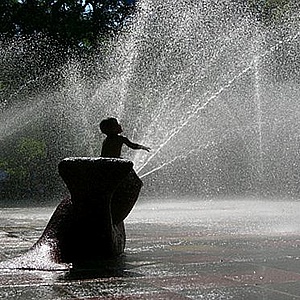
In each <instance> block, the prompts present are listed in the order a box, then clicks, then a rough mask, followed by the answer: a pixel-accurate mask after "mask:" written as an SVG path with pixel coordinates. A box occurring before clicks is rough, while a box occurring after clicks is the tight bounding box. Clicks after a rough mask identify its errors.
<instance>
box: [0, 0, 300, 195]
mask: <svg viewBox="0 0 300 300" xmlns="http://www.w3.org/2000/svg"><path fill="white" fill-rule="evenodd" d="M138 6H139V7H138V13H137V15H136V16H135V20H134V22H133V24H132V25H131V26H130V27H129V28H128V29H127V30H126V32H124V33H123V34H122V35H120V37H119V38H118V39H115V40H113V41H111V42H110V44H109V45H107V49H106V50H103V51H100V52H99V53H95V55H94V56H93V57H89V58H88V59H73V60H72V61H70V62H69V63H68V64H67V65H64V66H62V67H61V69H59V70H56V72H58V73H59V74H60V75H61V76H60V77H59V78H60V81H59V84H57V87H56V88H54V89H53V88H52V89H51V90H47V87H45V91H43V92H40V91H39V92H38V93H37V94H35V93H32V92H29V91H30V90H32V91H35V90H36V83H37V82H39V81H41V80H46V79H47V76H46V75H45V76H44V77H43V78H41V77H39V76H37V77H36V79H35V80H32V81H26V82H24V84H23V85H22V86H20V87H19V89H18V90H16V91H15V92H14V93H11V95H10V97H11V98H10V99H9V100H10V101H11V100H15V99H18V98H22V97H24V98H25V99H27V100H28V99H33V100H32V101H28V103H30V105H27V106H26V105H24V109H23V106H22V105H19V106H16V107H15V106H11V107H9V108H7V106H6V105H5V107H6V110H3V111H4V112H3V113H2V117H4V119H5V122H4V123H2V124H1V127H0V140H1V141H5V139H6V138H7V136H9V135H11V134H12V133H14V135H17V134H18V132H20V134H22V129H23V128H24V127H26V126H29V125H30V126H31V125H32V124H39V123H42V124H44V125H43V126H44V127H43V128H44V129H43V130H42V131H43V134H44V135H45V139H49V140H51V142H52V141H53V140H54V141H55V142H54V143H52V144H53V145H51V147H56V149H59V150H60V152H61V153H62V154H64V155H72V156H78V155H87V156H90V155H92V156H97V155H99V154H100V148H101V139H102V137H101V135H100V133H99V126H98V124H99V122H100V120H101V119H103V118H105V117H108V116H115V117H117V118H118V119H119V121H120V122H121V124H122V125H123V129H124V131H125V132H124V134H125V135H127V136H128V137H129V138H132V139H133V140H134V141H137V142H139V143H141V144H144V145H146V146H149V147H151V149H152V151H151V152H150V153H146V152H143V151H137V152H133V151H132V150H126V149H124V150H125V151H124V154H123V156H124V157H128V158H130V159H132V160H133V161H134V164H135V169H136V171H137V173H138V174H139V175H140V176H141V177H142V178H144V180H145V183H146V184H147V187H148V188H149V193H152V192H153V191H156V190H159V188H158V187H157V184H158V183H159V184H158V185H159V186H166V185H172V188H171V189H172V190H175V192H178V190H176V189H177V187H176V184H177V183H178V182H181V184H180V186H179V187H178V189H180V192H183V193H184V192H190V191H193V192H197V193H201V191H202V190H205V193H206V192H207V191H208V190H211V191H214V190H217V191H220V190H222V191H223V192H224V193H227V192H228V193H232V192H233V193H236V192H239V193H243V192H249V190H256V189H257V186H258V185H259V188H260V189H264V190H265V191H270V190H272V186H276V188H278V189H280V188H282V187H283V186H285V188H286V189H288V190H289V191H291V190H292V189H294V190H295V189H296V181H295V176H294V175H295V173H294V172H296V167H292V168H291V164H293V163H295V162H296V161H297V160H298V153H297V151H296V150H295V149H297V148H298V147H297V145H298V144H297V141H298V138H297V137H298V136H299V133H300V128H299V127H298V126H297V125H296V122H297V119H298V116H299V111H300V110H299V109H300V107H299V104H298V102H297V99H298V98H299V96H300V95H299V80H298V79H297V78H299V76H298V75H299V74H298V73H299V72H298V71H297V63H296V61H297V58H298V60H299V57H298V56H299V54H298V53H297V47H299V20H298V18H297V13H298V12H297V11H294V12H293V13H290V14H289V15H287V16H286V19H284V17H283V19H284V20H283V22H282V23H281V24H277V25H276V24H273V26H270V27H267V26H262V25H261V24H260V23H259V22H258V21H256V20H255V18H254V17H253V16H252V15H251V14H250V13H249V11H247V10H246V9H244V10H243V9H242V8H241V7H239V6H238V5H236V4H234V3H230V2H228V1H219V2H218V3H213V2H207V1H190V2H188V3H187V1H183V0H182V1H178V3H177V4H176V9H175V8H174V3H173V1H162V3H159V4H157V3H154V1H151V0H144V1H139V3H138ZM6 52H8V53H9V49H7V50H6ZM103 53H104V54H103ZM5 57H6V58H5V59H6V60H5V62H4V63H3V64H5V63H7V61H9V59H10V55H6V56H5ZM295 64H296V65H295ZM51 72H53V70H51ZM49 74H50V71H49ZM51 74H52V73H51ZM46 81H47V80H46ZM10 116H15V117H14V118H12V117H10ZM49 124H50V125H49ZM291 129H292V130H291ZM287 132H289V135H288V138H287V137H286V133H287ZM48 135H49V136H50V138H48V137H47V136H48ZM282 141H283V144H284V145H282ZM49 147H50V146H49ZM278 161H280V162H283V163H278ZM282 174H285V175H284V177H285V178H284V180H283V179H282ZM170 178H172V180H171V179H170ZM187 178H188V179H189V180H188V183H186V182H185V181H186V180H187ZM170 181H171V182H170ZM287 181H289V182H287ZM191 182H192V183H191ZM281 182H282V183H281ZM261 183H263V184H261ZM279 183H280V184H279ZM294 192H297V191H296V190H295V191H294Z"/></svg>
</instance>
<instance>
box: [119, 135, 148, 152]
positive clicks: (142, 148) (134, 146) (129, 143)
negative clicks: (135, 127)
mask: <svg viewBox="0 0 300 300" xmlns="http://www.w3.org/2000/svg"><path fill="white" fill-rule="evenodd" d="M124 144H125V145H126V146H128V147H130V148H131V149H135V150H138V149H141V150H145V151H147V152H149V151H150V150H151V148H149V147H146V146H143V145H140V144H137V143H133V142H131V141H129V139H128V138H126V137H124Z"/></svg>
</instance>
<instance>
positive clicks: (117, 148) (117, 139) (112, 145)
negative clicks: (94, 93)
mask: <svg viewBox="0 0 300 300" xmlns="http://www.w3.org/2000/svg"><path fill="white" fill-rule="evenodd" d="M100 130H101V132H102V133H104V134H106V138H105V140H104V141H103V144H102V150H101V156H102V157H116V158H119V157H120V156H121V149H122V146H123V144H125V145H127V146H128V147H130V148H132V149H136V150H137V149H142V150H146V151H148V152H149V151H150V148H149V147H145V146H143V145H139V144H135V143H132V142H131V141H130V140H129V139H128V138H127V137H125V136H122V135H120V134H121V133H122V132H123V130H122V127H121V125H120V124H119V123H118V121H117V119H115V118H107V119H104V120H102V121H101V122H100Z"/></svg>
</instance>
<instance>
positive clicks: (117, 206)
mask: <svg viewBox="0 0 300 300" xmlns="http://www.w3.org/2000/svg"><path fill="white" fill-rule="evenodd" d="M132 167H133V164H132V162H130V161H128V160H123V159H107V158H93V159H87V158H68V159H65V160H63V161H62V162H61V163H60V164H59V173H60V175H61V177H62V178H63V180H64V182H65V183H66V185H67V187H68V189H69V191H70V194H71V198H66V199H64V200H63V201H62V202H61V203H60V204H59V205H58V207H57V209H56V210H55V212H54V213H53V215H52V217H51V219H50V221H49V223H48V225H47V227H46V229H45V230H44V232H43V234H42V236H41V238H40V239H39V240H38V242H37V243H36V244H35V245H34V247H36V246H40V245H41V244H43V243H48V244H49V241H51V245H53V246H52V247H53V249H52V250H53V251H52V252H53V253H52V255H53V258H54V260H55V261H56V262H59V263H61V262H62V263H70V262H72V263H80V262H83V261H89V260H94V259H101V258H105V257H112V256H117V255H119V254H121V253H122V252H123V251H124V247H125V239H126V236H125V229H124V222H123V221H124V219H125V218H126V216H127V215H128V214H129V212H130V211H131V209H132V208H133V206H134V204H135V202H136V200H137V198H138V195H139V191H140V189H141V187H142V182H141V180H140V179H139V178H138V176H137V175H136V174H135V172H134V170H133V168H132Z"/></svg>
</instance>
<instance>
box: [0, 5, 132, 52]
mask: <svg viewBox="0 0 300 300" xmlns="http://www.w3.org/2000/svg"><path fill="white" fill-rule="evenodd" d="M134 8H135V5H134V1H132V0H131V1H130V0H23V1H18V0H1V1H0V33H2V34H5V35H8V36H14V35H32V34H39V33H42V34H45V35H47V36H49V37H51V38H53V39H54V40H56V41H58V42H59V43H60V44H62V45H67V46H72V47H74V46H75V47H77V46H92V45H95V44H97V43H98V42H99V38H100V39H101V38H103V37H104V36H107V35H111V34H115V33H117V32H118V31H119V30H120V29H121V28H122V26H123V25H124V24H125V23H126V22H127V20H128V19H129V18H130V16H131V15H132V12H133V11H134Z"/></svg>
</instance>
